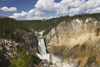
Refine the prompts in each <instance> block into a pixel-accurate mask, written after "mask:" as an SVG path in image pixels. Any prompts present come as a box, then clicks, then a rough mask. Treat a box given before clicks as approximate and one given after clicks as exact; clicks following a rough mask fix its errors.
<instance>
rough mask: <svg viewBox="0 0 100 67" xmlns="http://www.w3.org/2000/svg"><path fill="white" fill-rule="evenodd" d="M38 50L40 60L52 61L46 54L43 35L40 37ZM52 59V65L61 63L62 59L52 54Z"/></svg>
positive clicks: (48, 54)
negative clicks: (57, 62)
mask: <svg viewBox="0 0 100 67" xmlns="http://www.w3.org/2000/svg"><path fill="white" fill-rule="evenodd" d="M37 37H38V49H39V52H40V54H38V56H39V58H40V59H47V60H48V61H49V59H50V54H51V53H47V52H46V47H45V42H44V38H43V36H42V34H40V35H38V36H37ZM51 57H52V63H55V62H56V61H60V58H59V57H57V56H55V55H53V54H51Z"/></svg>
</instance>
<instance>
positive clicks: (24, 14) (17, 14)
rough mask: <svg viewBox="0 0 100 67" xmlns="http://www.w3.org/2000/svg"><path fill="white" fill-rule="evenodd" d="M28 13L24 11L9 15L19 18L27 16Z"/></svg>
mask: <svg viewBox="0 0 100 67" xmlns="http://www.w3.org/2000/svg"><path fill="white" fill-rule="evenodd" d="M26 14H27V13H26V12H24V11H22V13H14V14H13V16H9V17H10V18H16V19H19V18H22V17H25V16H26Z"/></svg>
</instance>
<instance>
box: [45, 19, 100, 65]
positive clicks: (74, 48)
mask: <svg viewBox="0 0 100 67" xmlns="http://www.w3.org/2000/svg"><path fill="white" fill-rule="evenodd" d="M99 35H100V21H97V20H96V19H95V18H87V19H84V20H83V19H73V20H71V21H68V22H65V21H64V22H62V23H60V24H58V25H57V27H55V28H53V29H52V30H51V32H49V34H47V36H46V37H45V39H46V46H47V50H48V51H49V52H51V53H54V54H56V55H60V56H61V54H63V55H64V56H65V57H64V58H82V59H83V58H84V59H83V60H84V61H85V62H84V64H81V66H84V65H85V64H86V63H87V61H88V58H89V57H90V56H94V55H96V56H97V58H98V62H100V59H99V58H100V55H99V52H100V51H99V50H100V48H99V46H100V36H99ZM86 58H87V59H86ZM97 58H96V59H97Z"/></svg>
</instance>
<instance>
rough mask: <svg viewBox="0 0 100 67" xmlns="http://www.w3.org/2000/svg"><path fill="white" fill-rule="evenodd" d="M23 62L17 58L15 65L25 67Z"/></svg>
mask: <svg viewBox="0 0 100 67" xmlns="http://www.w3.org/2000/svg"><path fill="white" fill-rule="evenodd" d="M25 66H26V65H25V62H24V60H21V59H18V60H17V62H16V67H25Z"/></svg>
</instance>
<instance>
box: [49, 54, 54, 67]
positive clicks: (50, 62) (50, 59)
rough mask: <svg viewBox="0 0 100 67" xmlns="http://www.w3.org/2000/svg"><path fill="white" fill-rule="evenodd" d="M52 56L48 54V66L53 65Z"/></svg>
mask: <svg viewBox="0 0 100 67" xmlns="http://www.w3.org/2000/svg"><path fill="white" fill-rule="evenodd" d="M52 60H53V59H52V56H51V54H50V57H49V65H52V64H53V63H52Z"/></svg>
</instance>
